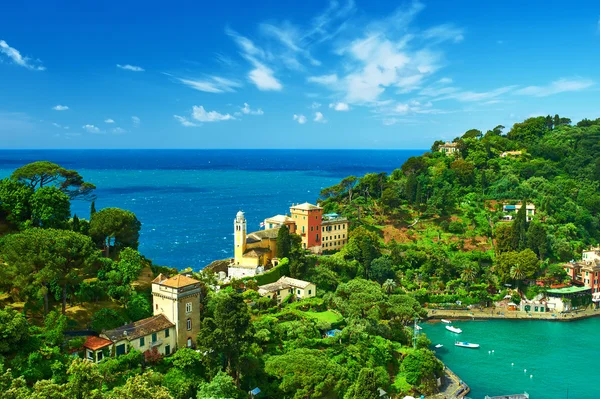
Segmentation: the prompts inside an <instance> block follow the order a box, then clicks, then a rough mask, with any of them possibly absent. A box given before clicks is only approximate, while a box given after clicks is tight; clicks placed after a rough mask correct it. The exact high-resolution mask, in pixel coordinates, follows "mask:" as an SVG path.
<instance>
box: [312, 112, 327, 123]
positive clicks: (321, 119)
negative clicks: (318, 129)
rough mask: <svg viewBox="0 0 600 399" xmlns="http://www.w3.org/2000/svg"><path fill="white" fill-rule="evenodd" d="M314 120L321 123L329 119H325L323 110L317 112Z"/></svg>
mask: <svg viewBox="0 0 600 399" xmlns="http://www.w3.org/2000/svg"><path fill="white" fill-rule="evenodd" d="M313 121H315V122H319V123H327V119H325V116H324V115H323V114H322V113H321V112H318V111H317V112H315V119H313Z"/></svg>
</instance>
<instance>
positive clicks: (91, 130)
mask: <svg viewBox="0 0 600 399" xmlns="http://www.w3.org/2000/svg"><path fill="white" fill-rule="evenodd" d="M82 128H83V130H85V131H87V132H88V133H101V130H100V129H98V128H97V127H96V126H94V125H83V126H82Z"/></svg>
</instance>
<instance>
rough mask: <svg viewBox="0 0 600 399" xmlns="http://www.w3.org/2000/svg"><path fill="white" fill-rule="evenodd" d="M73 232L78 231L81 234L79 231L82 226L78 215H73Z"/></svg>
mask: <svg viewBox="0 0 600 399" xmlns="http://www.w3.org/2000/svg"><path fill="white" fill-rule="evenodd" d="M71 230H73V231H76V232H78V233H79V230H81V224H80V223H79V218H78V217H77V214H75V215H73V224H72V225H71Z"/></svg>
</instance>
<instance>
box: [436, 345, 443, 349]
mask: <svg viewBox="0 0 600 399" xmlns="http://www.w3.org/2000/svg"><path fill="white" fill-rule="evenodd" d="M442 346H444V345H442V344H437V345H436V346H435V347H436V348H437V349H440V348H441V347H442Z"/></svg>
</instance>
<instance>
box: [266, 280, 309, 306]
mask: <svg viewBox="0 0 600 399" xmlns="http://www.w3.org/2000/svg"><path fill="white" fill-rule="evenodd" d="M316 291H317V287H316V286H315V285H314V284H313V283H310V282H308V281H303V280H298V279H295V278H291V277H286V276H283V277H281V278H280V279H279V280H277V281H276V282H274V283H271V284H265V285H261V286H259V287H258V293H259V294H260V295H261V296H264V297H269V298H271V299H276V300H277V303H281V301H282V300H284V299H285V298H286V297H287V296H288V295H294V296H295V297H296V298H297V299H304V298H311V297H314V296H315V295H316V294H317V292H316Z"/></svg>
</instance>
